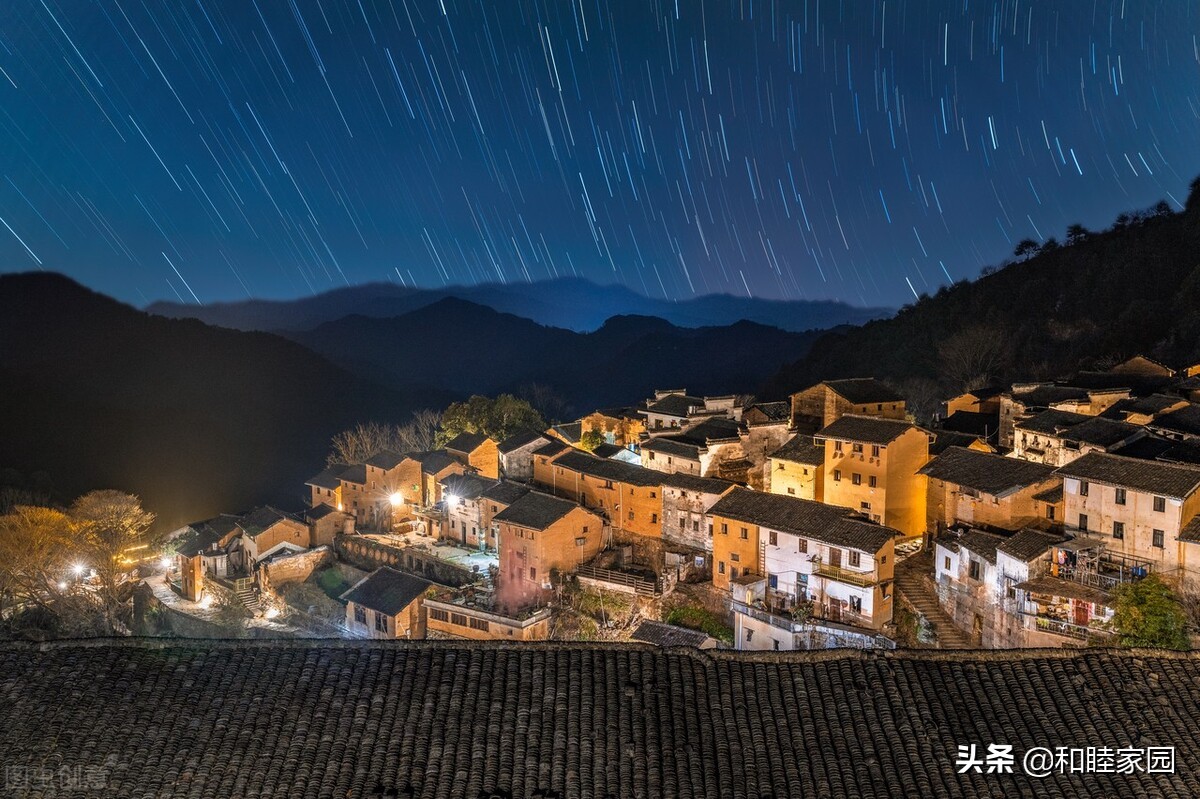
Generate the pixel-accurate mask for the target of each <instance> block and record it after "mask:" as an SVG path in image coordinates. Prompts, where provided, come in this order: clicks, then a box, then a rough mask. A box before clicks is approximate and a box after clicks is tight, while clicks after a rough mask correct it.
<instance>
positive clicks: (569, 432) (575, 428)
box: [551, 422, 583, 444]
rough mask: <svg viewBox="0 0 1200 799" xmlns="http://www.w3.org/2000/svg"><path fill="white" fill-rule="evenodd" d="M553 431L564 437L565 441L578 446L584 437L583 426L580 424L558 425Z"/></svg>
mask: <svg viewBox="0 0 1200 799" xmlns="http://www.w3.org/2000/svg"><path fill="white" fill-rule="evenodd" d="M551 429H552V430H553V431H554V432H555V433H557V434H558V435H560V436H562V437H563V439H564V440H566V441H569V442H571V443H572V444H578V443H579V439H580V438H581V437H582V436H583V425H582V424H580V423H579V422H568V423H567V424H557V425H555V426H554V427H552V428H551Z"/></svg>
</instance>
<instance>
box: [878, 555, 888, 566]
mask: <svg viewBox="0 0 1200 799" xmlns="http://www.w3.org/2000/svg"><path fill="white" fill-rule="evenodd" d="M885 563H887V555H880V556H879V565H880V566H882V565H883V564H885Z"/></svg>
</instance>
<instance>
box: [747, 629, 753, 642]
mask: <svg viewBox="0 0 1200 799" xmlns="http://www.w3.org/2000/svg"><path fill="white" fill-rule="evenodd" d="M752 638H754V630H746V640H747V641H749V640H751V639H752Z"/></svg>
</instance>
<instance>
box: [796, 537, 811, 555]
mask: <svg viewBox="0 0 1200 799" xmlns="http://www.w3.org/2000/svg"><path fill="white" fill-rule="evenodd" d="M796 551H797V552H799V553H800V554H801V555H804V554H807V553H808V539H807V538H801V539H800V540H799V541H797V542H796Z"/></svg>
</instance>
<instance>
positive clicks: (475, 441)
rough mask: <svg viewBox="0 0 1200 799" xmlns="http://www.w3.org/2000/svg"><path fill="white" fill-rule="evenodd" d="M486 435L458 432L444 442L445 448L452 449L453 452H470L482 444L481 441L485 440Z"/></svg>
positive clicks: (486, 438)
mask: <svg viewBox="0 0 1200 799" xmlns="http://www.w3.org/2000/svg"><path fill="white" fill-rule="evenodd" d="M487 440H488V437H487V436H485V435H483V434H482V433H467V432H463V433H459V434H458V435H456V436H455V437H454V438H452V439H450V441H448V442H447V443H446V449H452V450H454V451H455V452H466V453H471V452H474V451H475V450H477V449H479V448H480V447H481V446H483V442H485V441H487Z"/></svg>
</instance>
